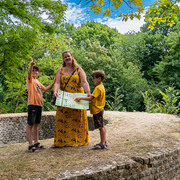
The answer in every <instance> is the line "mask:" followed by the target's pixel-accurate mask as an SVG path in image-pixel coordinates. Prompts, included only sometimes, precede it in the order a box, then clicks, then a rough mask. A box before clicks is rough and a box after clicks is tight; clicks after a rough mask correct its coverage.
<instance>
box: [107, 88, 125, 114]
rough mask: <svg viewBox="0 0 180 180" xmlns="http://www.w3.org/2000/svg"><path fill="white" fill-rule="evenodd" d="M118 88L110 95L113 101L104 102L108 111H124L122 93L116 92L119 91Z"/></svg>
mask: <svg viewBox="0 0 180 180" xmlns="http://www.w3.org/2000/svg"><path fill="white" fill-rule="evenodd" d="M118 91H119V88H117V89H116V91H115V94H114V97H113V96H111V97H112V99H113V102H108V101H107V102H106V105H107V108H108V110H110V111H126V110H125V108H123V104H122V101H123V95H122V94H118V93H119V92H118Z"/></svg>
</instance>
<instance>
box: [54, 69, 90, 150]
mask: <svg viewBox="0 0 180 180" xmlns="http://www.w3.org/2000/svg"><path fill="white" fill-rule="evenodd" d="M70 76H71V75H65V74H64V73H63V71H62V69H61V87H64V86H65V83H66V82H67V81H68V79H69V78H70ZM65 91H67V92H71V93H84V90H83V88H82V87H81V83H80V81H79V71H78V70H77V71H76V72H75V73H74V74H73V75H72V76H71V78H70V80H69V82H68V84H67V86H66V88H65ZM88 143H89V135H88V121H87V114H86V110H81V109H71V108H66V107H61V106H60V107H57V111H56V121H55V134H54V144H55V146H57V147H64V146H80V145H88Z"/></svg>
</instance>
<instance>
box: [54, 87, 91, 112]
mask: <svg viewBox="0 0 180 180" xmlns="http://www.w3.org/2000/svg"><path fill="white" fill-rule="evenodd" d="M78 96H81V97H87V94H84V93H69V92H65V91H61V90H58V97H57V98H56V103H55V105H56V106H63V107H68V108H72V109H89V101H80V102H76V101H74V99H73V98H75V97H78Z"/></svg>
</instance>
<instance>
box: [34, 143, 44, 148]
mask: <svg viewBox="0 0 180 180" xmlns="http://www.w3.org/2000/svg"><path fill="white" fill-rule="evenodd" d="M34 147H36V148H37V149H46V148H45V147H44V146H43V145H40V143H39V142H38V143H36V144H34Z"/></svg>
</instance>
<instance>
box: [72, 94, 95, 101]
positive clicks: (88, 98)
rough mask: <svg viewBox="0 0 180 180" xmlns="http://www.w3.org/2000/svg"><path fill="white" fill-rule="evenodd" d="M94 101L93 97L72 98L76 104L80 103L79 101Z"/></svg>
mask: <svg viewBox="0 0 180 180" xmlns="http://www.w3.org/2000/svg"><path fill="white" fill-rule="evenodd" d="M93 99H94V97H93V96H91V95H90V96H88V97H76V98H74V100H75V101H76V102H80V101H81V100H85V101H92V100H93Z"/></svg>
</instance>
